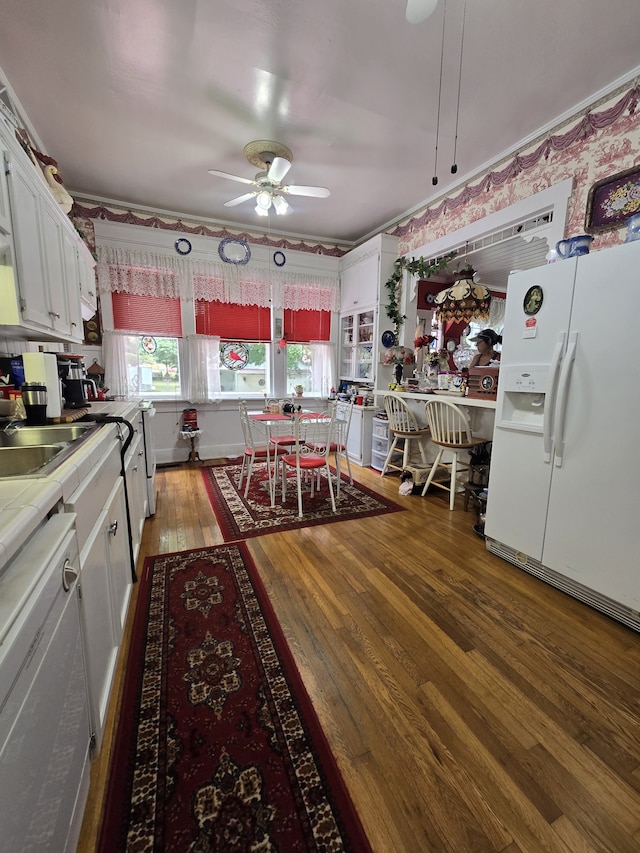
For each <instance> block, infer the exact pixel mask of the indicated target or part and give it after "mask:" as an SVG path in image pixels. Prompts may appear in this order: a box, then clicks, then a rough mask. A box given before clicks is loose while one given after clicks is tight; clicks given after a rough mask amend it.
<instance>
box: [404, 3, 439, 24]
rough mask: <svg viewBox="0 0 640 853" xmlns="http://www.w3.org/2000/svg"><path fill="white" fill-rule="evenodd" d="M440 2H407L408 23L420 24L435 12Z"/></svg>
mask: <svg viewBox="0 0 640 853" xmlns="http://www.w3.org/2000/svg"><path fill="white" fill-rule="evenodd" d="M437 5H438V0H407V21H409V23H410V24H420V23H421V22H422V21H426V20H427V18H428V17H429V15H431V14H433V12H435V8H436V6H437Z"/></svg>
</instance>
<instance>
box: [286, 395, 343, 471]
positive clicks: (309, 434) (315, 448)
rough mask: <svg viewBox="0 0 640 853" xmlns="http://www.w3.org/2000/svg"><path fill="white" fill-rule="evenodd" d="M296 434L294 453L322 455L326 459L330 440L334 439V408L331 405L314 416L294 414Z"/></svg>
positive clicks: (299, 454) (329, 449)
mask: <svg viewBox="0 0 640 853" xmlns="http://www.w3.org/2000/svg"><path fill="white" fill-rule="evenodd" d="M294 422H295V430H294V434H295V436H296V455H297V456H300V457H302V456H308V455H310V454H313V455H314V456H322V457H323V459H326V458H327V457H328V456H329V453H331V442H332V441H335V424H336V410H335V408H334V407H332V408H331V409H330V410H329V412H327V413H326V414H321V415H318V416H317V417H314V418H305V417H300V416H299V415H294Z"/></svg>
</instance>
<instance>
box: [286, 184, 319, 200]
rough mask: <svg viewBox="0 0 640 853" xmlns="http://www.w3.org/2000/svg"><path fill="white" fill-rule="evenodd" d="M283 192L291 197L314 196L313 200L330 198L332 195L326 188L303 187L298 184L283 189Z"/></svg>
mask: <svg viewBox="0 0 640 853" xmlns="http://www.w3.org/2000/svg"><path fill="white" fill-rule="evenodd" d="M282 191H283V192H285V193H289V194H290V195H308V196H313V198H328V197H329V196H330V195H331V191H330V190H328V189H327V188H326V187H301V186H297V185H296V184H291V186H290V187H283V188H282Z"/></svg>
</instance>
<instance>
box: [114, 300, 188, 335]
mask: <svg viewBox="0 0 640 853" xmlns="http://www.w3.org/2000/svg"><path fill="white" fill-rule="evenodd" d="M111 301H112V304H113V327H114V329H126V330H127V331H131V332H144V333H146V334H154V335H166V336H167V337H181V335H182V317H181V314H180V300H179V299H172V298H170V297H168V296H137V295H136V294H134V293H122V292H115V293H112V294H111Z"/></svg>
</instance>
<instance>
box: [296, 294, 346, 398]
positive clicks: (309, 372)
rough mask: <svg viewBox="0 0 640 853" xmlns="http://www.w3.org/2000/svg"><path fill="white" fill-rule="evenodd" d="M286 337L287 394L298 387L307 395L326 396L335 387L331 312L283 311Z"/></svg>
mask: <svg viewBox="0 0 640 853" xmlns="http://www.w3.org/2000/svg"><path fill="white" fill-rule="evenodd" d="M284 335H285V338H286V339H287V350H286V351H287V375H286V382H287V385H286V389H287V393H291V394H293V393H294V389H295V388H296V386H301V387H302V389H303V391H305V392H307V393H308V394H315V395H317V396H320V397H326V396H328V394H329V391H330V390H331V388H332V387H334V386H335V365H334V357H333V356H334V353H333V347H332V346H331V345H330V344H329V339H330V335H331V312H330V311H310V310H300V311H293V310H290V309H286V310H285V312H284Z"/></svg>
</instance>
